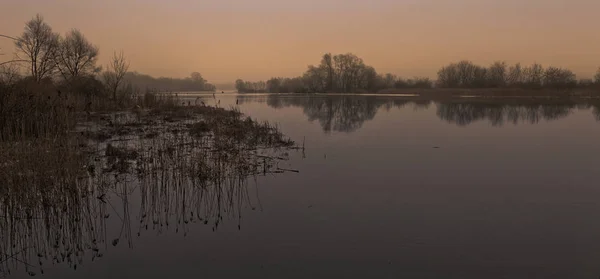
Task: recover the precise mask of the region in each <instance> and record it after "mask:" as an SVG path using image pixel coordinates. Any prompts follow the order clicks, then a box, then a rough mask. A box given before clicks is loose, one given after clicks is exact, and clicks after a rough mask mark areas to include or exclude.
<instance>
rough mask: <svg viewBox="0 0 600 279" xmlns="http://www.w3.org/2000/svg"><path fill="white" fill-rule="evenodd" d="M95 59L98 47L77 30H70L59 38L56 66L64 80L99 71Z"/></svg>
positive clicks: (96, 58)
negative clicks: (63, 36) (62, 37)
mask: <svg viewBox="0 0 600 279" xmlns="http://www.w3.org/2000/svg"><path fill="white" fill-rule="evenodd" d="M97 60H98V47H96V46H95V45H93V44H91V43H90V42H89V41H88V40H87V39H86V38H85V36H84V35H83V34H82V33H81V32H80V31H79V30H77V29H73V30H71V31H70V32H69V33H67V35H66V36H65V38H64V39H61V40H60V45H59V48H58V51H57V56H56V67H57V69H58V71H59V72H60V74H61V75H62V76H63V78H64V79H65V80H67V81H68V80H71V79H73V78H77V77H80V76H83V75H90V74H93V73H96V72H99V71H100V68H99V67H97V66H96V62H97Z"/></svg>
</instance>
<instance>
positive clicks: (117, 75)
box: [103, 51, 129, 101]
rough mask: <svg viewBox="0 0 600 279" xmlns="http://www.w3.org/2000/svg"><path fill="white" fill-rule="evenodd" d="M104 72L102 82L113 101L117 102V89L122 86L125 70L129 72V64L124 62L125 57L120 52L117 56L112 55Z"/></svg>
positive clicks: (115, 54)
mask: <svg viewBox="0 0 600 279" xmlns="http://www.w3.org/2000/svg"><path fill="white" fill-rule="evenodd" d="M106 68H107V69H106V71H105V72H104V73H103V77H104V82H105V83H106V87H108V89H109V90H110V91H111V93H112V97H113V100H115V101H116V100H117V93H118V91H119V88H120V87H121V86H122V85H123V79H124V78H125V74H127V70H129V62H127V61H126V60H125V55H123V52H122V51H121V52H120V53H119V54H117V53H116V52H115V53H114V54H113V57H112V60H111V62H110V64H109V65H108V66H107V67H106Z"/></svg>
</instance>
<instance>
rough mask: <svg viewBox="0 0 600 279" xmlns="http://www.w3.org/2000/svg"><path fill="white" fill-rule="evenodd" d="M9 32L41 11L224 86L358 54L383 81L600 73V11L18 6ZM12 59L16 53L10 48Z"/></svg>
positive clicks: (156, 63) (436, 3)
mask: <svg viewBox="0 0 600 279" xmlns="http://www.w3.org/2000/svg"><path fill="white" fill-rule="evenodd" d="M2 6H3V7H2V10H1V11H0V26H2V27H3V28H1V29H0V34H5V35H10V36H19V35H20V34H21V33H22V31H23V27H24V25H25V22H26V21H28V20H29V19H31V18H32V17H33V16H35V14H36V13H40V14H41V15H43V16H44V19H45V20H46V22H48V23H49V24H50V25H51V26H52V27H53V29H54V31H55V32H59V33H61V34H64V33H65V32H66V31H68V30H69V29H71V28H78V29H80V30H81V31H82V32H83V33H84V34H85V36H86V37H87V38H88V39H89V40H90V41H91V42H92V43H94V44H96V45H97V46H98V47H99V48H100V64H102V65H104V64H106V62H107V58H108V57H109V56H110V55H111V54H112V52H113V50H123V51H124V52H125V55H126V56H127V58H128V59H129V61H130V64H131V70H134V71H138V72H141V73H144V74H149V75H152V76H168V77H185V76H189V74H190V73H191V72H193V71H198V72H200V73H202V75H203V76H204V78H206V79H207V80H209V81H210V82H212V83H215V84H223V83H231V82H233V81H234V80H235V79H237V78H243V79H245V80H266V79H268V78H270V77H273V76H298V75H300V74H301V73H302V72H304V71H305V70H306V67H307V66H308V65H310V64H317V63H319V60H320V57H321V55H322V54H323V53H326V52H332V53H347V52H352V53H354V54H356V55H357V56H359V57H361V58H363V59H364V60H365V62H366V63H367V64H369V65H372V66H374V67H375V68H376V69H377V70H378V72H380V73H386V72H391V73H394V74H397V75H400V76H404V77H412V76H427V77H432V78H433V77H435V75H436V72H437V70H438V69H439V68H440V67H441V66H442V65H445V64H448V63H450V62H455V61H458V60H462V59H468V60H471V61H473V62H475V63H477V64H482V65H488V64H490V63H491V62H493V61H495V60H504V61H506V62H508V63H515V62H522V63H524V64H529V63H532V62H538V63H541V64H543V65H553V66H559V67H565V68H569V69H571V70H573V71H574V72H575V73H576V74H577V75H578V78H589V77H591V76H592V75H593V74H594V72H595V71H596V69H597V68H598V66H600V37H598V36H597V35H596V34H595V32H593V31H594V30H597V29H599V28H600V21H597V20H596V19H595V13H596V11H597V10H599V9H600V1H591V0H578V1H565V0H549V1H541V0H531V1H527V3H523V2H521V1H516V0H508V1H503V2H499V1H492V0H480V1H475V0H456V1H443V0H419V1H417V0H407V1H392V0H374V1H369V2H367V1H357V0H346V1H342V0H320V1H316V0H308V1H275V0H256V1H252V2H250V1H241V0H229V1H216V0H205V1H198V2H194V1H189V0H175V1H169V2H166V1H165V2H163V1H156V0H154V1H136V0H127V1H116V0H107V1H103V2H97V1H78V2H75V1H67V0H59V1H52V2H50V1H41V0H20V1H17V0H7V1H4V3H3V4H2ZM0 47H1V48H2V52H3V53H4V54H5V55H4V56H0V59H1V60H2V61H5V60H6V59H8V58H10V55H11V53H12V52H13V49H14V48H13V44H12V42H11V41H10V40H7V39H0Z"/></svg>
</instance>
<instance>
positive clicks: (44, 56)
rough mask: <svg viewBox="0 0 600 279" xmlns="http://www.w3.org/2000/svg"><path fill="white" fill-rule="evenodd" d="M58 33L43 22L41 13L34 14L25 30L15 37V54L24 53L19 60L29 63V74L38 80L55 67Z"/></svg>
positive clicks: (48, 74)
mask: <svg viewBox="0 0 600 279" xmlns="http://www.w3.org/2000/svg"><path fill="white" fill-rule="evenodd" d="M58 44H59V35H58V34H57V33H54V32H52V28H51V27H50V25H48V24H47V23H45V22H44V19H43V18H42V16H41V15H39V14H38V15H36V16H35V17H34V18H33V19H31V20H30V21H28V22H27V23H26V25H25V31H24V32H23V34H22V35H21V37H19V38H17V41H16V42H15V46H16V47H17V51H18V53H17V55H24V56H25V57H23V58H21V56H18V57H19V59H20V60H27V61H28V62H29V63H30V72H31V76H32V77H33V78H34V80H35V81H37V82H39V81H41V80H42V79H43V78H45V77H47V76H50V75H51V74H52V72H53V70H54V69H55V66H56V63H55V58H56V52H57V50H58Z"/></svg>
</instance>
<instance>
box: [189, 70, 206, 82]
mask: <svg viewBox="0 0 600 279" xmlns="http://www.w3.org/2000/svg"><path fill="white" fill-rule="evenodd" d="M190 77H191V79H192V81H193V82H198V83H204V82H205V81H206V80H205V79H204V78H203V77H202V75H201V74H200V73H198V72H193V73H192V74H191V75H190Z"/></svg>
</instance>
